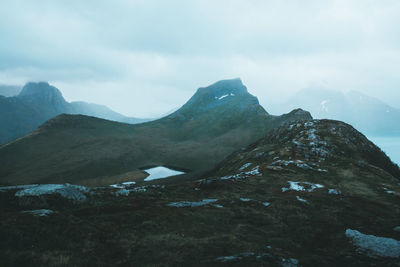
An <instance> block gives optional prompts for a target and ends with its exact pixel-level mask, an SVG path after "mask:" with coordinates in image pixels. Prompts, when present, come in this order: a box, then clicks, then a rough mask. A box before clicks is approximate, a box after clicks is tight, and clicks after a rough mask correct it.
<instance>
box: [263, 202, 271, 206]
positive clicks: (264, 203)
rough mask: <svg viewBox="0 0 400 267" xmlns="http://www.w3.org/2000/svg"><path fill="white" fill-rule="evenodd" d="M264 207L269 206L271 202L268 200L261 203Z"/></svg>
mask: <svg viewBox="0 0 400 267" xmlns="http://www.w3.org/2000/svg"><path fill="white" fill-rule="evenodd" d="M262 204H263V205H264V206H265V207H269V206H270V205H271V203H269V202H263V203H262Z"/></svg>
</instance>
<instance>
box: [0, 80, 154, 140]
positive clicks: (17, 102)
mask: <svg viewBox="0 0 400 267" xmlns="http://www.w3.org/2000/svg"><path fill="white" fill-rule="evenodd" d="M62 113H67V114H84V115H90V116H95V117H102V118H105V119H109V120H115V121H120V122H124V123H140V122H144V121H148V120H147V119H138V118H130V117H126V116H123V115H122V114H119V113H117V112H115V111H112V110H111V109H109V108H108V107H106V106H102V105H97V104H90V103H86V102H71V103H69V102H67V101H66V100H65V99H64V97H63V95H62V93H61V91H60V90H59V89H58V88H56V87H54V86H52V85H50V84H49V83H48V82H38V83H35V82H29V83H27V84H26V85H25V86H24V87H23V88H22V90H21V91H20V93H19V94H18V95H17V96H13V97H2V98H0V144H1V143H5V142H8V141H11V140H13V139H15V138H18V137H21V136H23V135H25V134H28V133H29V132H31V131H33V130H34V129H36V128H37V127H38V126H39V125H40V124H42V123H44V122H45V121H46V120H48V119H51V118H53V117H55V116H57V115H59V114H62Z"/></svg>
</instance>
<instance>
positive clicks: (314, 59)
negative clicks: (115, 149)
mask: <svg viewBox="0 0 400 267" xmlns="http://www.w3.org/2000/svg"><path fill="white" fill-rule="evenodd" d="M399 14H400V1H398V0H392V1H390V0H388V1H385V0H375V1H374V0H337V1H333V0H332V1H329V0H324V1H320V0H318V1H317V0H316V1H312V0H302V1H300V0H298V1H295V0H293V1H289V0H276V1H267V0H229V1H228V0H227V1H223V0H198V1H197V0H193V1H192V0H180V1H178V0H175V1H174V0H168V1H166V0H159V1H155V0H137V1H135V0H130V1H128V0H113V1H101V0H93V1H90V0H86V1H83V0H76V1H75V0H68V1H62V0H59V1H52V0H48V1H44V0H30V1H28V0H26V1H20V0H2V1H1V6H0V39H1V40H0V83H2V84H22V83H25V82H26V81H40V80H44V81H49V82H50V83H51V84H53V85H55V86H57V87H58V88H59V89H60V90H61V91H62V92H63V94H64V96H65V97H66V99H67V100H69V101H73V100H84V101H88V102H93V103H99V104H105V105H107V106H109V107H110V108H112V109H114V110H116V111H118V112H121V113H123V114H126V115H130V116H137V117H151V116H155V115H158V114H162V113H165V112H167V111H169V110H171V109H173V108H175V107H178V106H180V105H182V104H183V103H184V102H185V101H186V100H187V99H188V98H189V97H190V96H191V95H192V94H193V93H194V92H195V90H196V89H197V88H198V87H201V86H206V85H208V84H211V83H213V82H215V81H217V80H221V79H226V78H235V77H240V78H242V81H243V82H244V83H245V85H246V86H247V87H248V89H249V91H250V92H251V93H252V94H254V95H256V96H257V97H258V98H259V100H260V102H261V104H262V105H263V106H264V107H265V108H266V109H267V111H268V105H270V103H271V102H276V101H279V100H280V99H283V98H285V97H287V96H288V95H290V94H293V93H294V92H296V91H297V90H299V89H301V88H304V87H317V88H330V89H337V90H342V91H347V90H358V91H361V92H364V93H367V94H369V95H372V96H376V97H379V98H380V99H382V100H384V101H386V102H387V103H389V104H391V105H393V106H396V107H400V90H399V89H400V26H399V25H400V15H399Z"/></svg>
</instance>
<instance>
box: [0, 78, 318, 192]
mask: <svg viewBox="0 0 400 267" xmlns="http://www.w3.org/2000/svg"><path fill="white" fill-rule="evenodd" d="M43 98H45V99H48V100H49V99H53V98H51V97H50V98H49V97H48V96H44V97H43ZM57 101H59V100H57ZM59 105H60V106H63V105H65V102H62V101H61V102H60V103H59ZM309 119H312V117H311V115H310V114H309V113H308V112H306V111H303V110H300V109H297V110H293V111H292V112H290V113H288V114H285V115H282V116H273V115H269V114H268V113H267V112H266V111H265V110H264V108H263V107H262V106H261V105H260V104H259V102H258V99H257V98H256V97H255V96H253V95H251V94H249V93H248V91H247V88H246V87H245V86H244V85H243V83H242V81H241V80H240V79H233V80H224V81H219V82H217V83H215V84H213V85H210V86H208V87H203V88H199V89H198V90H197V92H196V93H195V94H194V95H193V97H192V98H190V99H189V101H188V102H187V103H186V104H185V105H183V106H182V107H181V108H180V109H179V110H177V111H175V112H174V113H172V114H170V115H168V116H167V117H164V118H161V119H159V120H155V121H150V122H147V123H141V124H136V125H129V124H121V123H117V122H112V121H106V120H103V119H98V118H93V117H88V116H82V115H60V116H57V117H56V118H54V119H51V120H49V121H47V122H46V123H45V124H43V125H42V126H41V127H39V128H38V129H37V130H36V131H34V132H33V133H32V134H30V135H27V136H25V137H23V138H20V139H18V140H16V141H14V142H11V143H9V144H6V145H4V146H2V147H1V148H0V160H1V161H2V162H3V163H4V164H2V165H1V166H0V181H1V182H2V183H9V184H21V183H37V182H40V183H43V182H52V183H54V182H73V183H78V184H97V185H98V184H110V181H115V180H124V179H125V180H135V179H141V178H144V177H145V176H144V173H143V172H142V171H140V169H142V168H144V167H146V166H158V165H164V166H174V167H176V168H178V169H184V170H191V171H192V172H193V173H196V172H202V171H205V170H208V169H211V168H212V167H213V166H215V165H216V164H217V163H218V162H219V161H221V160H222V159H223V158H224V157H226V156H227V155H229V154H230V153H232V152H233V151H235V150H237V149H240V148H242V147H245V146H247V145H248V144H250V143H251V142H254V141H255V140H257V139H258V138H260V137H262V136H264V135H265V134H266V133H267V132H268V131H270V130H271V129H274V128H275V127H278V126H280V125H282V124H285V123H288V122H291V121H296V120H309ZM44 166H46V167H45V168H43V167H44ZM28 174H29V175H28Z"/></svg>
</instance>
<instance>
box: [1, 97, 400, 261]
mask: <svg viewBox="0 0 400 267" xmlns="http://www.w3.org/2000/svg"><path fill="white" fill-rule="evenodd" d="M202 91H203V90H202ZM227 93H229V95H230V92H223V95H221V94H220V93H218V94H216V95H215V96H216V97H217V99H219V98H220V97H222V96H224V95H226V94H227ZM232 94H235V93H232ZM207 95H208V94H207ZM215 96H214V99H215ZM234 97H237V95H236V94H235V96H231V98H230V100H233V99H234ZM245 98H248V101H249V102H248V104H250V102H251V101H254V99H253V98H252V97H251V96H248V95H247V96H245ZM207 99H208V100H207ZM211 99H212V98H211V96H207V97H206V99H202V98H201V97H200V98H197V97H196V98H194V102H193V103H203V101H204V104H206V106H207V107H206V108H205V109H206V110H208V111H210V109H212V107H211V106H212V105H211V104H212V102H211ZM223 99H226V101H227V102H226V103H225V104H220V103H218V105H220V106H219V108H224V109H225V108H227V109H229V108H228V107H226V105H227V104H228V103H229V102H228V101H230V100H229V98H228V96H226V97H225V98H222V99H221V101H222V100H223ZM198 100H199V102H198ZM215 101H219V100H215ZM187 108H188V110H189V111H190V110H192V111H193V112H189V111H188V112H187V113H185V114H186V115H187V116H188V117H187V119H189V120H190V118H193V120H196V117H197V114H194V111H195V110H198V109H199V108H200V109H201V110H203V109H202V108H201V106H197V105H194V106H193V107H191V106H187ZM257 109H258V107H257V106H255V107H254V109H253V110H255V112H256V113H257V112H258V111H257ZM245 110H246V111H245V112H248V110H247V109H246V108H245ZM202 112H203V111H201V114H203V113H202ZM182 113H183V111H182ZM183 115H184V114H183ZM192 115H193V117H192ZM233 115H235V114H233ZM69 117H71V116H69ZM183 120H185V119H183ZM153 123H155V122H153ZM76 127H80V125H78V124H76ZM91 127H95V125H92V126H91ZM132 127H137V126H132ZM97 129H98V130H101V131H103V130H102V129H100V128H97ZM68 131H70V129H69V128H68ZM94 133H95V131H94ZM96 138H98V137H96ZM92 142H94V141H93V140H92ZM85 145H86V147H88V145H89V144H87V143H86V144H85ZM88 148H89V147H88ZM106 150H107V152H109V153H112V148H111V147H110V148H109V149H106ZM157 152H158V151H153V153H157ZM178 152H180V153H184V154H185V155H189V156H190V154H186V151H182V150H178ZM211 155H212V154H209V155H208V156H211ZM68 156H69V154H66V155H65V159H67V158H68ZM123 158H124V157H121V160H122V159H123ZM27 164H28V163H27ZM399 178H400V170H399V168H398V166H396V165H394V164H393V163H391V161H390V160H389V159H388V157H387V156H386V155H385V154H384V153H383V152H382V151H380V149H379V148H378V147H376V146H375V145H374V144H373V143H372V142H370V141H369V140H368V139H367V138H366V137H365V136H364V135H362V134H361V133H360V132H358V131H357V130H355V129H354V128H353V127H351V126H350V125H348V124H346V123H343V122H339V121H331V120H311V121H297V122H294V123H288V124H284V125H282V126H280V127H277V128H274V129H273V130H271V131H269V132H268V133H267V134H266V135H265V136H263V137H261V138H260V139H259V140H256V141H255V142H254V143H252V144H250V145H249V146H247V147H245V148H243V149H240V150H237V151H235V152H234V153H233V154H231V155H230V156H228V157H227V158H226V159H225V160H223V161H222V162H221V163H220V164H218V166H216V168H214V169H213V170H211V171H209V172H207V173H205V174H203V175H201V176H195V177H193V179H190V180H182V179H178V177H171V178H167V179H160V180H154V181H151V182H146V181H137V184H132V183H130V184H127V185H117V186H116V187H110V186H106V187H95V188H88V187H83V186H77V185H70V184H56V185H54V184H50V185H25V186H19V187H18V186H12V187H0V200H1V201H0V214H4V216H2V218H1V220H0V237H1V238H0V265H2V266H16V265H17V266H27V265H29V266H60V265H62V266H160V265H161V266H284V267H286V266H293V267H295V266H392V267H395V266H399V259H400V241H399V240H400V221H399V218H400V201H399V200H400V184H399V182H400V180H399ZM88 251H89V252H90V253H88Z"/></svg>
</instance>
